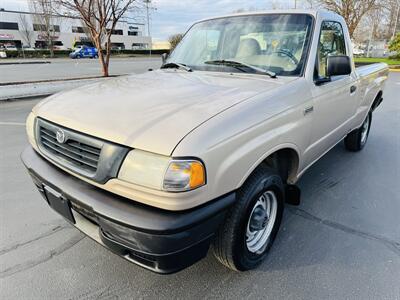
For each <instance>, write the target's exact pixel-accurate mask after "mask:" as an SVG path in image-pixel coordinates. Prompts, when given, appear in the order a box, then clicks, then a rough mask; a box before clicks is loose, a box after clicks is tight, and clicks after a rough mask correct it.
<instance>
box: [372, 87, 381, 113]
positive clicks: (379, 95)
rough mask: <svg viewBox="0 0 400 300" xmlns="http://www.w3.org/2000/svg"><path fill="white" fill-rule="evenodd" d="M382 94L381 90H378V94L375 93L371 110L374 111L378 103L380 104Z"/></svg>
mask: <svg viewBox="0 0 400 300" xmlns="http://www.w3.org/2000/svg"><path fill="white" fill-rule="evenodd" d="M382 95H383V92H382V91H379V92H378V94H377V95H376V97H375V99H374V102H373V103H372V107H371V108H372V111H374V110H375V109H376V108H377V107H378V106H379V104H381V102H382Z"/></svg>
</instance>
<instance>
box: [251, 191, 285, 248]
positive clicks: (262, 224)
mask: <svg viewBox="0 0 400 300" xmlns="http://www.w3.org/2000/svg"><path fill="white" fill-rule="evenodd" d="M277 212H278V201H277V198H276V195H275V193H274V192H273V191H266V192H264V193H263V194H262V195H261V196H260V197H259V198H258V200H257V202H256V203H255V204H254V206H253V209H252V211H251V213H250V217H249V221H248V223H247V230H246V246H247V249H248V250H249V251H250V252H252V253H255V254H260V253H262V252H263V251H264V250H265V248H266V246H267V244H268V240H269V237H270V235H271V232H272V229H273V228H274V224H275V221H276V216H277Z"/></svg>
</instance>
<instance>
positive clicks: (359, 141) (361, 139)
mask: <svg viewBox="0 0 400 300" xmlns="http://www.w3.org/2000/svg"><path fill="white" fill-rule="evenodd" d="M371 123H372V112H369V113H368V115H367V117H366V118H365V120H364V122H363V124H362V125H361V127H359V128H357V129H355V130H353V131H352V132H350V133H349V134H348V135H347V136H346V137H345V139H344V144H345V146H346V149H347V150H349V151H354V152H356V151H360V150H362V149H363V148H364V146H365V144H366V143H367V140H368V136H369V131H370V129H371Z"/></svg>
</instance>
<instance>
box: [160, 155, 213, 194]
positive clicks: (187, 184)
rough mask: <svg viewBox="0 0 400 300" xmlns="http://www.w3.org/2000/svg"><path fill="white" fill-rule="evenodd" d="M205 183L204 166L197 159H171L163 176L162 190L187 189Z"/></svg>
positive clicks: (177, 190)
mask: <svg viewBox="0 0 400 300" xmlns="http://www.w3.org/2000/svg"><path fill="white" fill-rule="evenodd" d="M205 183H206V176H205V171H204V166H203V164H202V163H201V162H199V161H197V160H173V161H171V162H170V164H169V166H168V169H167V172H166V173H165V177H164V190H166V191H171V192H180V191H188V190H193V189H195V188H198V187H200V186H202V185H204V184H205Z"/></svg>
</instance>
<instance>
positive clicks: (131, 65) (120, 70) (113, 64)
mask: <svg viewBox="0 0 400 300" xmlns="http://www.w3.org/2000/svg"><path fill="white" fill-rule="evenodd" d="M7 61H8V60H5V62H7ZM20 61H21V60H19V62H20ZM36 61H43V60H40V59H37V60H36ZM44 61H46V62H47V61H50V63H49V64H47V63H46V64H18V65H8V64H7V65H5V64H2V63H1V61H0V83H9V82H24V81H38V80H53V79H68V78H82V77H90V76H101V67H100V63H99V61H98V60H97V59H75V60H74V59H69V58H65V59H63V58H56V59H45V60H44ZM160 65H161V58H160V56H153V57H131V58H113V57H112V58H111V60H110V75H123V74H131V73H142V72H144V71H146V70H147V69H148V68H158V67H160Z"/></svg>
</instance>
